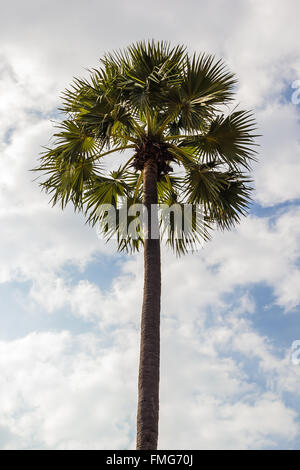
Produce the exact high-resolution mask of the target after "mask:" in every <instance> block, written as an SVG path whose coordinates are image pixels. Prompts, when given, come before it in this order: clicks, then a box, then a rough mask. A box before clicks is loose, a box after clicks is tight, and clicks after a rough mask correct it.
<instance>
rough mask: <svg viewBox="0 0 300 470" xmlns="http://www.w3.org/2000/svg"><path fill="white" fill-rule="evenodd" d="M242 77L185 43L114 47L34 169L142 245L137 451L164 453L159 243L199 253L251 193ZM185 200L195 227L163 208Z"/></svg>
mask: <svg viewBox="0 0 300 470" xmlns="http://www.w3.org/2000/svg"><path fill="white" fill-rule="evenodd" d="M235 85H236V80H235V78H234V75H233V74H232V73H230V72H228V70H227V69H226V67H225V65H224V63H223V62H222V61H221V60H219V61H217V60H215V58H214V57H213V56H211V55H207V54H201V55H196V54H194V55H192V56H191V55H189V54H188V52H187V51H186V49H185V47H183V46H177V47H171V46H170V44H169V43H167V42H156V41H148V42H138V43H136V44H133V45H131V46H129V47H128V48H126V49H125V50H122V51H117V52H113V53H108V54H106V55H104V57H103V58H102V59H101V61H100V66H99V68H97V69H92V70H89V76H88V78H87V79H86V78H75V79H74V80H73V82H72V85H71V86H70V88H69V89H67V90H65V91H64V93H63V97H62V103H63V104H62V107H61V108H60V110H61V111H62V112H63V113H64V117H65V119H64V120H63V121H62V122H60V123H59V124H58V131H57V133H55V134H54V136H55V141H54V143H53V145H52V147H50V148H46V149H45V151H44V152H43V154H42V156H41V160H40V164H39V166H38V168H36V169H35V170H38V171H42V175H43V176H44V179H43V180H42V182H41V183H40V184H41V186H42V188H44V189H45V190H46V191H47V192H48V193H50V194H51V195H52V198H51V201H52V203H53V204H56V203H60V204H61V207H62V208H64V207H65V206H66V204H68V203H69V202H71V203H72V204H73V205H74V208H75V210H76V211H82V212H83V213H84V214H85V216H86V220H87V221H88V222H89V223H90V224H92V225H95V224H97V226H98V227H100V228H101V230H102V233H103V235H104V236H105V237H106V238H107V239H111V238H113V237H116V239H117V245H118V249H119V250H125V251H130V252H134V251H138V250H139V249H140V248H141V247H143V248H144V297H143V307H142V318H141V342H140V367H139V381H138V413H137V449H138V450H140V449H152V450H153V449H156V448H157V439H158V416H159V357H160V354H159V350H160V296H161V266H160V244H161V241H162V239H163V238H164V241H165V243H166V244H167V245H168V246H170V247H171V248H172V249H174V251H175V252H176V253H177V255H181V254H184V253H187V252H188V251H194V250H196V249H197V247H198V246H199V242H201V240H203V239H204V240H207V239H209V237H210V230H211V229H213V228H215V227H219V228H220V229H230V228H231V227H233V226H234V225H235V224H236V223H237V222H238V221H239V219H240V217H241V215H245V214H246V213H247V208H248V204H249V201H250V200H251V184H250V183H251V180H250V179H249V171H250V169H251V168H250V164H251V161H252V160H254V159H255V153H256V152H255V150H254V145H255V143H254V138H255V137H256V135H255V134H254V133H253V132H254V129H255V127H254V126H255V121H254V118H253V116H252V113H251V112H248V111H243V110H240V111H238V110H233V111H231V112H230V111H229V107H228V105H229V104H230V102H232V100H233V96H234V88H235ZM224 105H226V106H227V108H225V110H226V111H227V114H224ZM114 152H118V153H120V152H124V153H125V155H126V154H128V152H132V153H131V155H130V158H129V159H128V161H126V162H125V163H124V164H123V165H121V166H120V167H119V168H116V169H115V170H114V171H110V172H105V169H104V166H103V162H104V161H105V159H104V157H106V156H107V158H109V156H110V155H111V154H113V153H114ZM171 165H173V168H172V167H171ZM140 203H142V204H143V205H144V207H146V209H148V212H147V213H146V218H144V219H143V220H142V218H141V214H139V213H138V212H136V213H131V215H128V217H127V219H126V221H125V226H126V227H125V228H128V227H129V224H130V223H132V222H135V223H136V225H135V226H136V232H135V235H132V234H131V232H128V233H127V232H126V230H124V221H123V222H121V221H122V220H123V219H122V216H121V213H122V210H123V211H124V207H125V208H126V207H127V209H128V211H129V210H130V209H132V208H133V207H134V204H140ZM107 204H110V206H111V207H113V208H114V209H115V212H114V214H115V224H112V223H111V221H112V217H111V215H110V211H109V210H107ZM186 204H188V205H190V206H189V207H192V211H191V213H190V214H191V215H190V218H189V220H190V224H189V226H188V229H184V227H182V224H179V222H178V220H179V219H180V218H179V219H178V217H175V216H174V214H173V216H172V214H171V216H170V217H169V218H168V224H167V223H166V220H167V217H166V210H165V209H166V208H173V207H175V208H177V209H178V208H180V209H182V208H183V207H185V205H186ZM160 207H162V210H159V208H160ZM175 212H176V211H175ZM200 212H201V215H202V216H201V217H200V218H199V217H198V216H199V213H200ZM127 214H129V212H128V213H127ZM146 222H148V224H147V223H146ZM151 224H152V227H153V228H154V230H152V231H151ZM147 227H148V228H147ZM158 229H159V231H160V235H159V236H157V232H158ZM155 231H156V235H155Z"/></svg>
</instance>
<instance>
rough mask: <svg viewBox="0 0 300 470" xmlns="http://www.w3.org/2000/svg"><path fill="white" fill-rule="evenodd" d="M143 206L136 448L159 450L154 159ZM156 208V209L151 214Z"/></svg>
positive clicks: (147, 168) (146, 177)
mask: <svg viewBox="0 0 300 470" xmlns="http://www.w3.org/2000/svg"><path fill="white" fill-rule="evenodd" d="M143 204H144V206H145V207H146V208H147V211H148V238H147V235H146V234H145V245H144V298H143V308H142V319H141V343H140V367H139V384H138V413H137V445H136V448H137V450H142V449H149V450H156V449H157V439H158V413H159V351H160V293H161V272H160V240H159V237H158V236H157V237H156V238H153V233H151V232H150V233H149V230H150V227H151V226H152V227H154V228H155V229H156V231H157V232H156V234H158V214H157V165H156V163H155V162H154V161H153V160H147V161H146V163H145V167H144V194H143ZM152 205H154V206H153V207H152V214H151V206H152ZM153 209H154V210H153ZM151 235H152V236H151Z"/></svg>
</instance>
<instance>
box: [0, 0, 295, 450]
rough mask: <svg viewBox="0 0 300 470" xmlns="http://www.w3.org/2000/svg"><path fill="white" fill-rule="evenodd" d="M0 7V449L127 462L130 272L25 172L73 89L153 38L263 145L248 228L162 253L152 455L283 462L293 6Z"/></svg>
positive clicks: (288, 418)
mask: <svg viewBox="0 0 300 470" xmlns="http://www.w3.org/2000/svg"><path fill="white" fill-rule="evenodd" d="M0 3H1V18H0V97H1V99H0V148H1V153H0V163H1V171H0V226H1V232H0V299H1V300H0V305H1V315H0V391H1V392H0V394H1V399H0V448H2V449H14V448H17V449H33V448H34V449H114V448H115V449H134V447H135V421H136V402H137V367H138V345H139V321H140V311H141V301H142V282H143V280H142V268H143V267H142V257H141V256H126V255H120V254H117V253H116V252H115V248H114V246H113V245H105V243H103V242H102V241H101V240H99V239H98V238H97V235H96V232H95V230H94V229H92V228H89V227H88V226H87V225H85V223H84V219H83V218H82V217H81V216H78V215H74V214H73V212H72V208H68V209H67V210H65V211H64V212H61V211H60V209H59V208H52V207H51V206H50V205H49V204H48V197H47V196H46V195H45V194H42V193H40V189H39V187H38V185H37V184H36V183H35V182H33V174H32V173H30V172H29V169H30V168H32V167H34V166H36V164H37V161H38V157H39V153H40V152H41V150H42V146H43V145H47V144H48V143H49V139H50V137H51V135H52V133H53V123H52V121H53V119H57V117H58V114H57V107H58V106H59V105H60V94H61V92H62V91H63V89H64V88H65V87H66V86H68V84H69V83H70V81H71V80H72V77H73V76H84V74H85V73H86V72H85V69H86V68H87V67H93V66H97V64H98V59H99V57H101V56H102V54H103V53H104V52H105V51H110V50H112V49H117V48H120V47H123V46H126V45H128V44H130V43H131V42H134V41H136V40H141V39H151V38H155V39H167V40H170V41H171V42H172V43H173V44H177V43H183V44H186V45H187V47H188V48H189V50H190V51H191V52H193V51H196V52H202V51H205V52H209V53H214V54H215V55H216V57H217V58H223V59H224V60H225V62H226V63H227V64H228V66H229V67H230V69H231V70H232V71H234V72H235V73H236V75H237V77H238V79H239V87H238V91H237V103H238V104H239V107H240V109H253V110H254V112H255V115H256V118H257V121H258V126H259V131H260V134H262V135H263V137H261V138H260V148H259V162H258V163H257V164H255V166H254V168H253V173H254V180H255V188H256V190H255V195H254V197H255V199H254V203H253V204H252V207H251V212H250V214H249V216H248V217H247V218H245V219H244V220H243V221H242V222H241V224H240V225H239V226H238V227H237V229H236V230H234V231H232V232H228V233H225V234H224V233H218V232H216V233H215V234H214V238H213V240H212V241H211V242H209V243H208V244H206V245H205V246H204V248H203V249H202V250H201V251H200V252H199V253H197V254H194V255H188V256H186V257H185V258H182V259H176V257H175V256H174V255H173V254H172V253H170V252H168V251H166V250H164V251H163V260H162V262H163V268H162V273H163V274H162V275H163V300H162V356H161V416H160V437H159V447H160V448H161V449H172V448H173V449H174V448H177V449H202V448H205V449H215V448H222V449H230V448H236V449H253V448H256V449H263V448H268V449H269V448H275V449H280V448H289V449H293V448H295V449H297V448H298V449H299V448H300V396H299V394H300V386H299V384H300V364H299V365H297V364H296V363H294V362H295V361H294V362H293V361H292V360H291V352H292V343H293V341H295V340H300V307H299V303H300V288H299V287H300V262H299V260H300V204H299V200H300V185H299V179H300V144H299V142H300V141H299V136H300V120H299V117H300V104H299V103H300V93H299V95H298V92H297V86H299V87H300V53H299V40H298V38H299V31H298V27H299V15H300V4H299V2H298V1H297V0H286V1H285V2H282V1H280V0H264V1H263V2H262V1H261V0H239V1H237V0H215V1H214V2H206V1H196V0H186V1H185V2H182V1H179V0H172V1H171V0H165V1H161V0H160V1H158V0H152V1H151V2H145V1H144V0H139V1H137V0H128V1H127V2H125V1H121V0H116V1H115V2H103V1H101V0H86V1H85V2H82V1H79V0H72V1H70V0H64V1H63V2H62V1H58V0H52V1H51V2H49V1H48V0H47V1H45V0H27V1H26V2H22V1H21V0H19V1H17V0H10V1H9V2H7V1H4V0H0ZM297 80H299V82H298V83H297V82H296V81H297ZM293 86H294V88H293ZM298 101H299V103H298Z"/></svg>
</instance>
